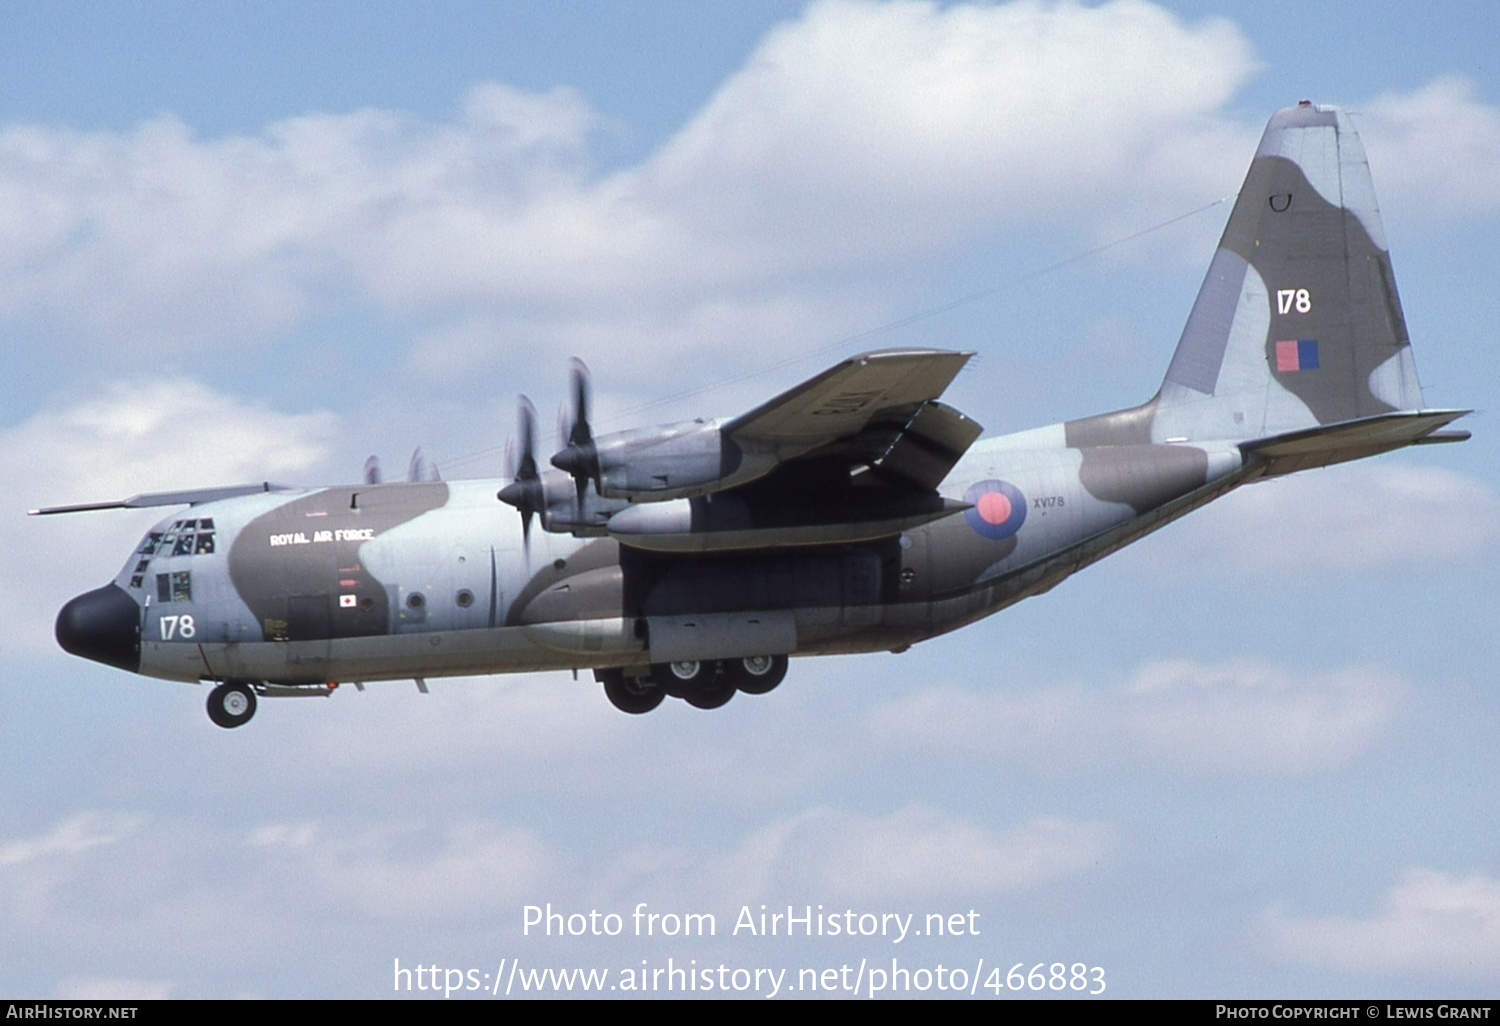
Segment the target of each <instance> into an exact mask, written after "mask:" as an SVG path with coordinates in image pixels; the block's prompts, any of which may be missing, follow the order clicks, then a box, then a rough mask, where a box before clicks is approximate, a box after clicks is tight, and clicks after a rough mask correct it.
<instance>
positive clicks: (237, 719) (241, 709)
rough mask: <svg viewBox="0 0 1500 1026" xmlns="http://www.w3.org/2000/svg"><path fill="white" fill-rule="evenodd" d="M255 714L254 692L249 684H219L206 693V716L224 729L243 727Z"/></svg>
mask: <svg viewBox="0 0 1500 1026" xmlns="http://www.w3.org/2000/svg"><path fill="white" fill-rule="evenodd" d="M254 715H255V692H254V690H252V689H251V687H250V685H249V684H240V683H228V684H220V685H218V686H217V687H216V688H214V689H213V690H212V691H210V692H209V693H208V718H209V719H211V720H213V721H214V723H215V724H216V725H218V726H220V727H223V728H224V729H226V730H231V729H233V728H235V727H243V726H244V725H245V724H247V723H249V722H250V717H252V716H254Z"/></svg>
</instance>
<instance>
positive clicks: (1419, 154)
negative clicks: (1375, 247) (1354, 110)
mask: <svg viewBox="0 0 1500 1026" xmlns="http://www.w3.org/2000/svg"><path fill="white" fill-rule="evenodd" d="M1477 93H1478V90H1477V89H1476V88H1475V86H1474V83H1473V82H1471V81H1469V80H1468V79H1466V78H1463V77H1460V76H1444V77H1442V78H1438V79H1435V80H1434V81H1432V82H1429V83H1428V84H1427V85H1425V86H1423V87H1422V88H1420V89H1418V90H1416V91H1415V92H1412V93H1382V94H1381V95H1379V96H1377V97H1376V98H1375V99H1374V100H1372V101H1370V102H1369V103H1367V104H1363V105H1361V106H1360V107H1359V108H1358V110H1359V113H1360V114H1361V115H1362V116H1361V117H1360V118H1359V120H1358V125H1359V129H1360V138H1361V139H1362V140H1363V141H1364V143H1365V150H1366V151H1367V153H1368V154H1369V157H1370V166H1371V168H1372V169H1373V173H1374V176H1375V185H1376V187H1377V189H1379V190H1380V192H1381V194H1382V195H1389V196H1391V197H1395V198H1398V199H1399V201H1400V203H1401V204H1402V205H1403V206H1404V207H1407V208H1411V209H1419V210H1421V211H1422V212H1423V215H1424V217H1426V218H1428V219H1431V218H1432V217H1433V216H1434V215H1444V216H1445V217H1448V218H1463V219H1470V218H1473V217H1475V216H1493V215H1494V214H1496V213H1500V109H1497V108H1496V107H1495V106H1494V105H1493V104H1489V103H1485V102H1484V101H1483V100H1481V99H1480V98H1479V96H1478V95H1477Z"/></svg>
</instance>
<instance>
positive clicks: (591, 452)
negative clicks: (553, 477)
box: [552, 356, 600, 514]
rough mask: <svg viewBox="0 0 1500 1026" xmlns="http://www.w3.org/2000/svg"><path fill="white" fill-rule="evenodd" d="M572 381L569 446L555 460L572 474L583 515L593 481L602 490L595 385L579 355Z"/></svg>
mask: <svg viewBox="0 0 1500 1026" xmlns="http://www.w3.org/2000/svg"><path fill="white" fill-rule="evenodd" d="M568 378H569V385H570V388H569V391H570V392H571V394H572V400H573V408H572V411H571V413H572V416H571V418H570V419H569V420H567V421H566V422H565V427H566V435H567V441H566V444H565V447H564V448H563V450H562V451H561V452H559V453H557V454H556V455H555V456H553V457H552V465H553V466H554V467H556V468H557V469H558V470H562V471H566V472H567V473H568V474H571V475H572V477H573V486H574V488H575V489H576V490H577V502H578V509H579V511H580V514H581V511H582V509H583V495H584V492H585V491H587V490H588V483H589V481H591V480H592V481H593V482H594V487H595V489H596V490H598V489H599V487H600V482H599V452H598V450H597V449H595V448H594V433H593V428H592V427H590V425H589V406H590V404H591V401H592V394H593V383H592V381H591V379H590V376H589V368H588V364H586V363H584V362H583V361H582V360H580V359H579V358H578V357H576V356H575V357H573V360H572V362H571V363H570V364H569V367H568ZM563 426H564V425H560V426H559V432H558V433H559V434H562V433H563V430H562V428H563Z"/></svg>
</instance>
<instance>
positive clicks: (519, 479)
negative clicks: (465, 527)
mask: <svg viewBox="0 0 1500 1026" xmlns="http://www.w3.org/2000/svg"><path fill="white" fill-rule="evenodd" d="M516 435H517V440H518V446H519V448H520V452H521V458H520V462H519V463H518V464H516V465H515V466H514V469H513V471H512V473H511V482H510V484H508V485H506V486H505V487H504V488H502V489H500V491H499V492H497V493H496V495H495V498H497V499H499V500H500V501H501V502H505V503H509V504H510V505H512V506H514V507H516V509H517V511H519V512H520V514H521V542H522V544H523V545H524V546H525V548H526V554H527V556H528V557H529V556H530V555H531V518H532V517H533V516H535V515H536V514H538V513H541V512H542V511H543V508H544V507H545V505H546V499H547V497H546V494H545V491H544V489H543V487H542V477H541V475H540V474H539V473H537V468H536V407H534V406H532V405H531V400H530V399H528V398H526V397H525V396H524V395H523V396H521V400H520V402H519V403H518V404H517V407H516ZM514 459H515V457H514V449H512V448H511V447H509V446H507V457H506V462H507V463H513V462H514Z"/></svg>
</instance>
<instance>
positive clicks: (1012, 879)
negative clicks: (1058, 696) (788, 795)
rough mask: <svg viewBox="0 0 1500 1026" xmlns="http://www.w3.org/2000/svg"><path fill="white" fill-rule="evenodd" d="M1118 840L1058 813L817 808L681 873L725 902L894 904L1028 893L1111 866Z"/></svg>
mask: <svg viewBox="0 0 1500 1026" xmlns="http://www.w3.org/2000/svg"><path fill="white" fill-rule="evenodd" d="M1115 844H1116V842H1115V836H1114V831H1113V829H1112V828H1111V827H1109V826H1108V825H1107V824H1103V823H1093V822H1085V821H1079V820H1073V819H1066V818H1059V817H1038V818H1036V819H1032V820H1028V821H1026V822H1024V823H1021V824H1018V825H1016V826H1013V827H1009V828H1006V829H1000V830H996V829H992V828H990V827H987V826H984V825H981V824H978V823H975V822H972V821H970V820H968V819H965V818H962V817H958V816H954V815H952V814H951V813H947V812H943V811H940V810H937V809H932V808H927V807H924V806H915V805H913V806H906V807H904V808H901V809H897V810H896V811H895V812H892V813H889V814H887V815H883V816H871V815H864V814H859V813H853V812H848V811H845V810H842V809H832V808H825V807H820V808H813V809H809V810H807V811H806V812H803V813H800V814H797V815H795V816H792V817H790V818H786V819H781V820H777V821H774V822H771V823H769V824H767V825H765V826H763V827H761V828H759V829H757V830H755V831H754V832H753V833H751V834H750V835H749V836H747V837H746V838H745V839H744V840H743V841H742V842H741V843H740V844H739V845H738V846H737V847H736V848H734V849H733V850H732V851H729V852H726V853H724V854H723V855H722V856H719V857H716V858H712V859H709V860H707V861H705V862H704V863H702V864H701V865H699V866H697V867H696V872H690V873H688V874H685V875H686V876H687V877H688V878H689V879H690V880H691V879H694V878H696V880H697V882H696V884H689V886H690V887H692V888H693V889H694V890H695V891H696V892H697V893H696V894H695V895H694V897H695V898H696V900H699V901H704V902H711V903H713V904H716V905H723V906H731V907H732V906H734V905H737V904H739V903H742V902H752V901H774V900H776V899H777V898H778V897H781V896H804V895H805V896H808V897H809V898H811V899H812V900H815V901H819V900H825V899H826V900H830V901H852V902H867V903H873V902H886V903H897V902H901V901H917V900H922V899H930V898H938V897H945V896H977V895H986V896H988V895H995V894H1004V893H1011V892H1017V891H1024V890H1029V889H1032V888H1035V887H1038V886H1040V885H1043V884H1045V883H1047V882H1049V881H1052V880H1055V879H1059V878H1062V877H1068V876H1072V875H1074V874H1077V873H1081V872H1084V871H1085V870H1087V868H1088V867H1090V866H1096V865H1099V864H1100V863H1102V862H1105V861H1106V860H1107V859H1109V858H1110V857H1111V855H1112V854H1113V851H1114V848H1115ZM783 900H784V898H783Z"/></svg>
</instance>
